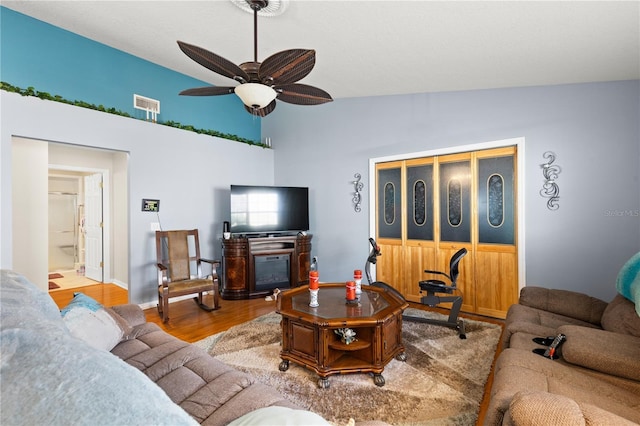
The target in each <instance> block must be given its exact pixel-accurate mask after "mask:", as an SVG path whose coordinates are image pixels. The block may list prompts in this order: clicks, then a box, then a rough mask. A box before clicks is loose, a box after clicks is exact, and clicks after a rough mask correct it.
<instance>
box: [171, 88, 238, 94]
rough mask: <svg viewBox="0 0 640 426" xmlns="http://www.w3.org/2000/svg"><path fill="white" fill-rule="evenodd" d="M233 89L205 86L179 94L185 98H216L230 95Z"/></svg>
mask: <svg viewBox="0 0 640 426" xmlns="http://www.w3.org/2000/svg"><path fill="white" fill-rule="evenodd" d="M234 89H235V87H219V86H205V87H196V88H194V89H187V90H183V91H182V92H180V94H181V95H185V96H218V95H228V94H231V93H233V90H234Z"/></svg>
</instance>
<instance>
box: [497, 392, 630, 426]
mask: <svg viewBox="0 0 640 426" xmlns="http://www.w3.org/2000/svg"><path fill="white" fill-rule="evenodd" d="M508 417H509V419H510V423H511V424H514V425H517V426H537V425H578V424H585V423H586V424H593V425H621V426H622V425H625V426H626V425H634V424H635V423H633V422H631V421H629V420H627V419H625V418H623V417H620V416H617V415H615V414H613V413H611V412H609V411H606V410H603V409H601V408H598V407H596V406H594V405H590V404H585V403H579V402H576V401H575V400H573V399H571V398H568V397H566V396H563V395H557V394H552V393H548V392H543V391H533V392H529V391H521V392H518V393H516V394H515V395H514V397H513V399H512V400H511V403H510V404H509V412H508Z"/></svg>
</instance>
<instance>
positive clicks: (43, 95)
mask: <svg viewBox="0 0 640 426" xmlns="http://www.w3.org/2000/svg"><path fill="white" fill-rule="evenodd" d="M0 89H2V90H4V91H6V92H11V93H18V94H20V95H22V96H34V97H36V98H40V99H44V100H47V101H54V102H61V103H63V104H69V105H75V106H79V107H82V108H88V109H93V110H96V111H102V112H106V113H109V114H115V115H120V116H122V117H128V118H134V119H135V117H132V116H131V115H130V114H128V113H126V112H124V111H120V110H118V109H115V108H106V107H105V106H103V105H94V104H90V103H87V102H83V101H70V100H68V99H65V98H63V97H62V96H59V95H51V94H49V93H47V92H40V91H38V90H35V89H34V88H33V87H28V88H26V89H21V88H20V87H16V86H13V85H11V84H9V83H5V82H4V81H0ZM157 124H162V125H163V126H169V127H175V128H177V129H182V130H187V131H189V132H195V133H200V134H203V135H209V136H216V137H219V138H223V139H229V140H232V141H236V142H242V143H246V144H248V145H257V146H261V147H263V148H268V147H267V146H266V145H265V144H263V143H261V142H256V141H254V140H251V139H247V138H243V137H240V136H237V135H232V134H230V133H222V132H219V131H217V130H209V129H198V128H195V127H193V126H191V125H183V124H180V123H178V122H176V121H171V120H169V121H158V122H157Z"/></svg>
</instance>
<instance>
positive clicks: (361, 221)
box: [262, 81, 640, 300]
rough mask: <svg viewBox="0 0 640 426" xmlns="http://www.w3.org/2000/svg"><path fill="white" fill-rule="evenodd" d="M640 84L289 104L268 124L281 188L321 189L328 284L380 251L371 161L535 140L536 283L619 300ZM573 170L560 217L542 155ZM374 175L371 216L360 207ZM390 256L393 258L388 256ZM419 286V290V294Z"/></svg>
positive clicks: (314, 194) (529, 205)
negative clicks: (374, 236) (360, 194)
mask: <svg viewBox="0 0 640 426" xmlns="http://www.w3.org/2000/svg"><path fill="white" fill-rule="evenodd" d="M639 103H640V82H638V81H626V82H615V83H595V84H576V85H564V86H547V87H531V88H517V89H500V90H483V91H467V92H449V93H436V94H415V95H405V96H385V97H370V98H355V99H340V100H336V101H334V102H333V103H331V104H325V105H321V106H317V107H298V106H290V105H286V104H283V103H280V104H279V105H278V110H277V111H275V112H274V113H273V114H271V115H270V116H269V117H268V118H267V119H265V120H264V122H263V130H262V134H263V137H271V138H272V140H273V146H274V149H275V154H276V156H275V182H276V184H281V185H284V184H296V185H305V186H309V187H310V188H311V200H310V204H311V205H310V208H311V218H310V219H311V228H312V229H311V232H312V233H313V234H314V239H313V242H314V244H313V252H314V253H313V254H314V255H317V256H319V266H320V267H319V269H320V275H321V280H323V281H332V280H336V281H343V280H346V279H347V278H349V276H350V275H351V274H352V270H353V269H354V268H357V267H362V266H364V262H365V260H366V257H367V254H368V252H369V247H368V242H367V239H368V237H369V229H370V228H369V225H370V224H369V216H370V214H369V213H370V212H369V198H368V194H367V189H366V188H367V186H368V185H369V184H370V183H372V177H371V176H369V175H368V170H369V159H371V158H378V157H385V156H391V155H400V154H406V153H412V152H423V151H428V150H437V149H441V148H450V147H455V146H461V145H467V144H476V143H482V142H487V141H495V140H502V139H509V138H515V137H524V138H525V171H524V174H525V191H524V192H525V194H524V198H525V203H526V204H525V217H526V222H525V228H526V231H525V238H524V240H525V245H524V249H525V250H526V251H525V253H526V255H525V261H526V280H525V281H526V282H525V283H521V285H539V286H543V287H555V288H563V289H569V290H580V291H584V292H587V293H589V294H591V295H594V296H597V297H601V298H603V299H606V300H609V299H611V298H612V297H613V296H614V295H615V278H616V274H617V272H618V270H619V269H620V267H621V266H622V265H623V264H624V262H625V261H626V260H628V259H629V258H630V257H631V256H632V255H633V254H634V253H636V252H638V251H640V185H639V182H638V180H639V172H638V170H639V169H640V131H639V124H638V123H639V117H640V106H639ZM545 151H553V152H555V153H556V155H557V160H556V164H558V165H560V166H561V167H562V173H561V174H560V177H559V179H558V184H559V186H560V196H561V198H560V209H559V210H557V211H549V210H548V209H547V208H546V201H545V199H544V198H542V197H541V196H540V195H539V193H538V192H539V190H540V188H541V185H542V182H543V179H542V173H541V168H540V164H542V163H544V162H545V160H544V159H543V157H542V154H543V153H544V152H545ZM356 172H359V173H361V174H362V175H363V181H364V183H365V193H364V198H363V211H362V212H360V213H356V212H354V210H353V205H352V203H351V195H352V193H353V185H351V184H350V182H351V181H352V180H353V175H354V173H356ZM383 256H384V253H383ZM416 285H417V283H416Z"/></svg>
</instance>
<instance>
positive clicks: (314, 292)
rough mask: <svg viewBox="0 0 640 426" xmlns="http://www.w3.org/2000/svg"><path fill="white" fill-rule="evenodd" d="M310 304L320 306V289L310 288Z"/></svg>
mask: <svg viewBox="0 0 640 426" xmlns="http://www.w3.org/2000/svg"><path fill="white" fill-rule="evenodd" d="M309 306H310V307H312V308H317V307H318V306H320V304H319V303H318V289H317V288H316V289H311V288H310V289H309Z"/></svg>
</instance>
